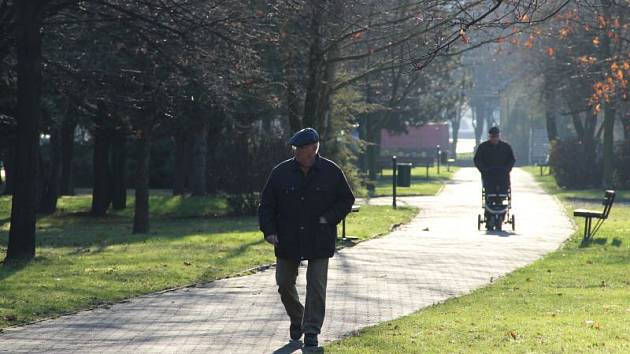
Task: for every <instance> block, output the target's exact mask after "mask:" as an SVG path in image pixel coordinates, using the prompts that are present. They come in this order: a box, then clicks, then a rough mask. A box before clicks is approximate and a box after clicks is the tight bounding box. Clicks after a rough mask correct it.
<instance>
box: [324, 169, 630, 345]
mask: <svg viewBox="0 0 630 354" xmlns="http://www.w3.org/2000/svg"><path fill="white" fill-rule="evenodd" d="M530 171H536V170H535V169H533V170H532V169H530ZM537 178H538V179H539V180H540V181H541V182H542V183H543V185H544V186H546V187H547V188H549V187H553V188H550V189H549V190H550V191H552V192H553V191H556V193H557V194H558V195H559V196H560V197H561V199H562V200H563V201H564V202H565V204H566V206H567V211H571V210H572V209H573V208H574V206H573V205H571V204H570V202H569V199H567V198H568V197H578V198H580V204H579V206H580V207H582V206H584V201H583V200H584V199H585V198H588V197H591V196H592V197H594V198H595V201H596V202H593V203H589V204H588V207H589V208H595V209H600V208H602V206H601V203H600V202H599V200H600V198H601V197H602V194H603V193H602V191H598V193H595V195H593V193H594V192H592V191H586V192H584V193H582V192H580V191H559V190H558V188H557V187H556V186H555V184H552V179H551V177H547V176H545V177H542V178H540V177H537ZM621 194H622V195H627V191H626V192H623V193H621ZM619 201H621V202H626V203H627V202H628V201H629V200H628V199H624V198H620V200H619ZM576 221H577V222H578V225H579V226H580V228H581V227H582V224H583V223H582V222H581V221H582V220H576ZM582 232H583V230H581V229H580V230H578V231H576V233H575V234H574V235H573V237H572V238H571V239H570V240H569V241H567V242H566V243H565V244H564V246H563V247H562V248H561V249H560V250H558V251H556V252H553V253H550V254H549V255H547V256H545V257H544V258H542V259H540V260H538V261H537V262H535V263H533V264H532V265H530V266H527V267H524V268H521V269H519V270H516V271H515V272H513V273H511V274H509V275H507V276H505V277H502V278H501V279H499V280H498V281H496V282H495V283H494V284H492V285H489V286H487V287H484V288H481V289H478V290H476V291H474V292H472V293H470V294H468V295H465V296H462V297H459V298H454V299H450V300H448V301H446V302H444V303H442V304H438V305H435V306H431V307H429V308H427V309H424V310H421V311H419V312H416V313H414V314H412V315H409V316H406V317H403V318H400V319H397V320H393V321H389V322H386V323H383V324H380V325H377V326H374V327H370V328H367V329H364V330H361V331H360V332H359V333H358V334H357V335H356V336H352V337H348V338H346V339H343V340H340V341H336V342H333V343H331V344H329V345H327V346H326V348H325V349H326V352H327V353H561V352H562V353H630V300H629V299H630V277H628V270H629V266H628V265H629V264H630V205H628V204H625V205H624V204H622V203H620V204H617V205H615V206H614V207H613V209H612V211H611V214H610V218H609V220H608V221H606V222H605V223H604V225H603V226H602V228H601V229H600V231H599V233H598V234H597V235H596V236H595V239H594V240H593V242H591V243H590V244H588V245H581V241H582Z"/></svg>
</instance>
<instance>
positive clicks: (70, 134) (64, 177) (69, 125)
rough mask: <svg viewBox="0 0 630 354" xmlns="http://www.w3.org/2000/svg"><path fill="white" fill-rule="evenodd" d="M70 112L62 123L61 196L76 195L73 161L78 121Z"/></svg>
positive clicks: (72, 112) (72, 111) (71, 111)
mask: <svg viewBox="0 0 630 354" xmlns="http://www.w3.org/2000/svg"><path fill="white" fill-rule="evenodd" d="M74 113H75V112H74V110H70V111H69V112H68V113H67V114H66V115H65V117H63V122H62V123H61V190H60V192H61V195H74V184H73V181H72V161H73V158H74V133H75V131H76V128H77V119H76V117H75V115H74Z"/></svg>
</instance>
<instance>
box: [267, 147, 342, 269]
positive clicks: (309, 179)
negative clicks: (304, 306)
mask: <svg viewBox="0 0 630 354" xmlns="http://www.w3.org/2000/svg"><path fill="white" fill-rule="evenodd" d="M352 204H354V195H353V194H352V191H351V190H350V186H349V185H348V181H347V180H346V177H345V175H344V174H343V172H342V171H341V169H340V168H339V166H337V165H336V164H335V163H334V162H332V161H330V160H328V159H325V158H323V157H320V156H319V155H317V157H316V160H315V164H314V165H313V166H312V167H311V169H310V170H309V172H308V174H307V175H304V173H303V172H302V170H301V169H300V166H299V164H298V163H297V161H295V159H289V160H286V161H284V162H282V163H280V164H278V165H277V166H276V167H274V168H273V170H272V171H271V175H270V176H269V179H268V180H267V183H266V184H265V187H264V188H263V191H262V196H261V202H260V206H259V208H258V217H259V224H260V230H261V231H262V232H263V234H264V236H265V237H267V236H269V235H274V234H275V235H278V245H277V247H276V248H275V253H276V257H279V258H287V259H296V260H302V259H316V258H330V257H332V256H333V254H334V253H335V241H336V239H337V224H338V223H339V222H341V220H342V219H343V218H344V217H345V216H346V215H347V214H348V213H349V212H350V211H351V209H352ZM322 216H323V217H324V218H325V219H326V221H327V223H326V224H322V223H320V222H319V219H320V217H322Z"/></svg>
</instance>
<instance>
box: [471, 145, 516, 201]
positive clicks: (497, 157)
mask: <svg viewBox="0 0 630 354" xmlns="http://www.w3.org/2000/svg"><path fill="white" fill-rule="evenodd" d="M515 162H516V159H515V158H514V152H513V151H512V147H511V146H510V144H508V143H506V142H504V141H499V143H497V144H496V145H493V144H492V143H490V142H489V141H485V142H483V143H481V144H480V145H479V147H478V148H477V151H476V152H475V166H476V167H477V169H478V170H479V171H480V172H481V176H482V178H483V183H484V187H485V188H486V190H494V188H495V186H497V185H498V186H500V190H505V189H506V188H507V186H508V185H509V183H510V179H509V175H510V171H512V167H514V163H515Z"/></svg>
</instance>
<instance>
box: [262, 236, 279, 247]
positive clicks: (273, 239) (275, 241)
mask: <svg viewBox="0 0 630 354" xmlns="http://www.w3.org/2000/svg"><path fill="white" fill-rule="evenodd" d="M265 241H267V242H269V243H271V244H272V245H274V246H277V245H278V235H268V236H267V237H265Z"/></svg>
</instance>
